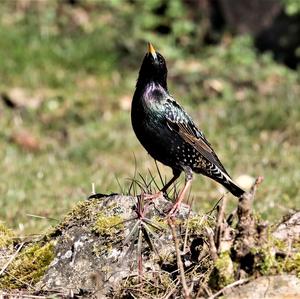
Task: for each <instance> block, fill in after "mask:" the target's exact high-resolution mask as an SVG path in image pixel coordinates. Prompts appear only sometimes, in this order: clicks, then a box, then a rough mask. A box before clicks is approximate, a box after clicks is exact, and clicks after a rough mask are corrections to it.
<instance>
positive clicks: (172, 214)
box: [167, 202, 180, 218]
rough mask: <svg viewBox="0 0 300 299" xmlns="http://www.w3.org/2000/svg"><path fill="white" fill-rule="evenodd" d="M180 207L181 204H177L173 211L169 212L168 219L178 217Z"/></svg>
mask: <svg viewBox="0 0 300 299" xmlns="http://www.w3.org/2000/svg"><path fill="white" fill-rule="evenodd" d="M179 207H180V202H176V203H175V204H174V205H173V207H172V208H171V210H170V211H169V212H168V214H167V218H171V217H174V216H175V215H176V213H177V212H178V210H179Z"/></svg>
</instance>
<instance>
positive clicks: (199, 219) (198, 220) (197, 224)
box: [188, 215, 209, 234]
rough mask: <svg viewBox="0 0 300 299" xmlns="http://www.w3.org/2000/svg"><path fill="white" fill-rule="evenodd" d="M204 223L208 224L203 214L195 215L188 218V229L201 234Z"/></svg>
mask: <svg viewBox="0 0 300 299" xmlns="http://www.w3.org/2000/svg"><path fill="white" fill-rule="evenodd" d="M205 225H209V224H208V221H207V218H206V217H205V215H196V216H193V217H191V218H189V220H188V229H189V231H190V232H192V233H195V234H201V233H202V231H203V227H204V226H205Z"/></svg>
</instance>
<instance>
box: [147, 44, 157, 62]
mask: <svg viewBox="0 0 300 299" xmlns="http://www.w3.org/2000/svg"><path fill="white" fill-rule="evenodd" d="M148 53H150V54H151V55H152V57H153V58H154V59H156V58H157V55H156V52H155V49H154V47H153V46H152V44H151V43H148Z"/></svg>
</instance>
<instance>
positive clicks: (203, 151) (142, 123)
mask: <svg viewBox="0 0 300 299" xmlns="http://www.w3.org/2000/svg"><path fill="white" fill-rule="evenodd" d="M167 72H168V70H167V66H166V61H165V59H164V57H163V56H162V55H161V54H160V53H158V52H156V51H155V49H154V48H153V46H152V45H151V44H150V43H149V44H148V53H147V54H146V56H145V58H144V60H143V63H142V66H141V69H140V72H139V77H138V80H137V84H136V89H135V93H134V95H133V100H132V106H131V122H132V127H133V130H134V132H135V134H136V136H137V138H138V139H139V141H140V143H141V144H142V145H143V146H144V148H145V149H146V150H147V151H148V153H149V154H150V155H151V156H152V157H153V158H154V159H155V160H158V161H160V162H161V163H163V164H165V165H167V166H169V167H171V168H172V170H173V178H172V179H171V180H170V181H169V182H168V183H167V184H166V185H165V186H164V187H163V188H162V190H161V191H163V192H165V191H167V189H168V188H169V187H170V185H171V184H172V183H174V182H175V180H176V179H177V178H178V177H179V176H180V174H181V172H182V171H184V172H185V186H184V188H183V189H182V190H181V192H180V193H179V195H178V198H177V200H176V203H175V204H174V206H173V208H172V210H171V211H170V214H174V213H175V212H176V211H177V209H178V207H179V205H180V202H181V201H182V199H183V198H184V195H185V193H186V191H187V189H188V187H189V185H190V184H191V181H192V178H193V172H195V173H200V174H203V175H205V176H207V177H209V178H211V179H213V180H215V181H217V182H218V183H220V184H222V185H223V186H224V187H225V188H227V189H228V190H229V191H230V192H231V193H232V194H233V195H234V196H236V197H240V196H241V195H242V194H243V193H244V191H243V190H242V189H241V188H240V187H238V186H237V185H236V184H235V183H234V182H233V181H232V179H231V178H230V176H229V174H228V173H227V171H226V170H225V168H224V166H223V165H222V163H221V162H220V160H219V158H218V156H217V155H216V153H215V152H214V150H213V149H212V147H211V145H210V144H209V142H208V141H207V140H206V138H205V136H204V134H203V133H202V132H201V131H200V130H199V129H198V128H197V126H196V125H195V123H194V122H193V120H192V118H191V117H190V116H189V115H188V114H187V113H186V112H185V111H184V109H183V108H182V107H181V106H180V105H179V104H178V103H177V102H176V101H175V99H174V98H173V97H172V96H171V95H170V94H169V91H168V86H167Z"/></svg>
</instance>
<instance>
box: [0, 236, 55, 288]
mask: <svg viewBox="0 0 300 299" xmlns="http://www.w3.org/2000/svg"><path fill="white" fill-rule="evenodd" d="M53 258H54V242H53V241H52V242H49V243H47V244H44V245H41V244H34V245H31V246H29V247H27V248H25V249H24V250H23V251H22V252H21V253H20V254H19V255H18V256H17V258H15V259H14V260H13V262H12V263H11V264H10V265H9V267H8V268H7V270H6V274H5V275H4V276H2V277H1V278H0V288H1V289H14V288H23V287H27V286H28V285H34V284H35V283H37V282H38V281H39V280H40V278H41V277H42V276H43V274H44V273H45V271H46V270H47V269H48V266H49V264H50V263H51V261H52V260H53Z"/></svg>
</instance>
